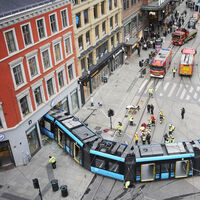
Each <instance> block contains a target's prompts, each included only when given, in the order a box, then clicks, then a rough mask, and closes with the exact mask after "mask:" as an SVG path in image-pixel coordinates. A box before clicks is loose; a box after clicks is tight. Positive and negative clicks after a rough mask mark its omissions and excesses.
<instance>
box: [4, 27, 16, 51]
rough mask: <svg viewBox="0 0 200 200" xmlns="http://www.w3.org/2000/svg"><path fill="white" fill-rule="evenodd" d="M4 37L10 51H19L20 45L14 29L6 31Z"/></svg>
mask: <svg viewBox="0 0 200 200" xmlns="http://www.w3.org/2000/svg"><path fill="white" fill-rule="evenodd" d="M4 37H5V41H6V44H7V45H6V46H7V49H8V53H13V52H15V51H17V49H18V47H17V42H16V41H17V40H16V36H15V31H14V29H12V30H9V31H7V32H5V33H4Z"/></svg>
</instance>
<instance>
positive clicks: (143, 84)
mask: <svg viewBox="0 0 200 200" xmlns="http://www.w3.org/2000/svg"><path fill="white" fill-rule="evenodd" d="M147 81H148V80H147V79H146V80H145V81H144V82H143V83H142V85H141V87H140V89H139V90H138V93H140V92H141V91H142V89H143V88H144V86H145V84H146V83H147Z"/></svg>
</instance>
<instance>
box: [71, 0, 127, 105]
mask: <svg viewBox="0 0 200 200" xmlns="http://www.w3.org/2000/svg"><path fill="white" fill-rule="evenodd" d="M121 9H122V7H121V0H74V2H73V5H72V18H73V24H74V35H75V46H76V53H77V62H78V73H79V76H80V79H79V83H80V90H81V102H82V105H83V104H85V101H87V100H88V99H89V97H90V96H91V97H92V93H93V92H94V91H95V89H96V88H97V87H98V86H99V85H100V84H101V83H102V82H106V81H107V78H108V77H109V75H110V74H111V72H112V71H114V70H115V69H116V68H117V67H118V66H119V65H120V64H122V63H123V62H124V50H123V47H122V20H121ZM91 104H93V100H92V98H91Z"/></svg>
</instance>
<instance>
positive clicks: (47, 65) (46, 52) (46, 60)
mask: <svg viewBox="0 0 200 200" xmlns="http://www.w3.org/2000/svg"><path fill="white" fill-rule="evenodd" d="M42 62H43V67H44V71H46V70H47V69H49V68H51V62H50V50H49V48H48V49H46V50H44V51H43V52H42Z"/></svg>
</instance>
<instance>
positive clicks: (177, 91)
mask: <svg viewBox="0 0 200 200" xmlns="http://www.w3.org/2000/svg"><path fill="white" fill-rule="evenodd" d="M182 87H183V85H180V87H179V89H178V91H177V93H176V96H178V95H179V93H180V91H181V89H182Z"/></svg>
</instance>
